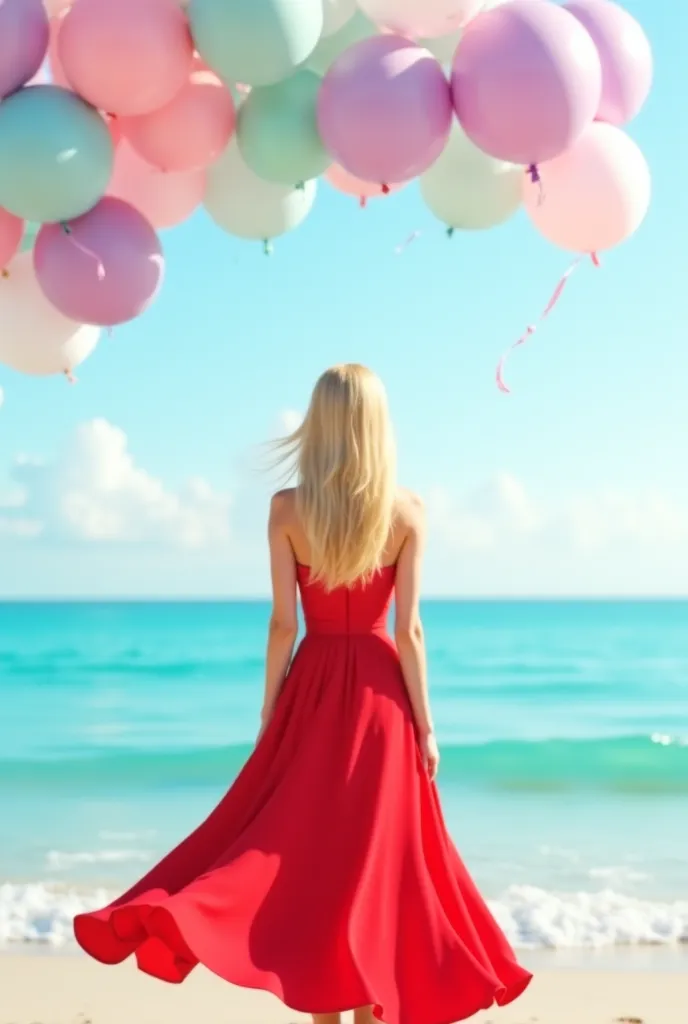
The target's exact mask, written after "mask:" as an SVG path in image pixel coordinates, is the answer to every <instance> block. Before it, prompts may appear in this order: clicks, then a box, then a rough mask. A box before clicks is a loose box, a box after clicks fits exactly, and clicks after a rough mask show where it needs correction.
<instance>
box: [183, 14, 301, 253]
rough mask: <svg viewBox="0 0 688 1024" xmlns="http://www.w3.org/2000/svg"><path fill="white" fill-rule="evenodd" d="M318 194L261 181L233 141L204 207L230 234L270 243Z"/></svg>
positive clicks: (211, 177)
mask: <svg viewBox="0 0 688 1024" xmlns="http://www.w3.org/2000/svg"><path fill="white" fill-rule="evenodd" d="M192 2H193V0H192ZM315 194H316V183H315V181H313V180H311V181H307V182H306V183H305V184H304V185H303V187H302V188H293V187H290V186H288V185H275V184H274V183H273V182H269V181H264V180H263V179H262V178H259V177H258V176H257V175H256V174H254V173H253V171H251V170H250V169H249V168H248V167H247V166H246V164H245V162H244V160H243V157H242V156H241V154H240V152H239V147H238V146H237V143H236V140H232V142H230V144H229V146H228V147H227V149H226V150H225V152H224V153H223V155H222V156H221V157H220V159H219V160H218V161H217V163H215V164H213V165H212V167H211V168H209V170H208V185H207V188H206V193H205V207H206V210H207V211H208V213H209V214H210V216H211V217H212V219H213V220H214V221H215V223H216V224H217V225H218V226H219V227H221V228H223V230H224V231H227V232H229V234H230V235H237V236H238V237H239V238H249V239H256V240H261V241H267V240H268V239H271V238H276V237H277V236H278V235H282V234H284V233H285V231H291V230H292V229H293V228H296V227H298V226H299V224H301V222H302V221H303V220H304V219H305V218H306V217H307V216H308V214H309V213H310V211H311V209H312V207H313V203H314V202H315Z"/></svg>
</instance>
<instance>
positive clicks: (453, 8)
mask: <svg viewBox="0 0 688 1024" xmlns="http://www.w3.org/2000/svg"><path fill="white" fill-rule="evenodd" d="M358 3H359V7H360V8H361V10H362V11H363V13H364V14H366V15H367V16H368V17H369V18H370V20H371V21H373V22H375V24H376V25H379V26H380V28H383V29H386V30H387V31H388V32H394V33H396V34H397V35H400V36H408V37H410V38H413V39H417V38H418V37H426V38H432V37H433V36H442V35H449V34H450V33H452V32H455V31H456V30H457V29H459V28H462V26H463V25H465V24H466V23H467V22H469V21H470V20H471V18H474V17H475V16H476V14H477V13H478V12H479V11H480V9H481V7H482V0H358Z"/></svg>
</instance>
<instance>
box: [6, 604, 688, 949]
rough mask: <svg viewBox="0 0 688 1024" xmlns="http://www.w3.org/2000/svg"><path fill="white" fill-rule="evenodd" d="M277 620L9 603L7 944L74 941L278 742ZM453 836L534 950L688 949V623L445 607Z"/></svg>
mask: <svg viewBox="0 0 688 1024" xmlns="http://www.w3.org/2000/svg"><path fill="white" fill-rule="evenodd" d="M268 613H269V607H268V605H267V604H265V603H260V602H254V603H238V602H226V603H188V604H185V603H168V604H164V603H158V604H145V603H131V604H127V603H110V604H95V603H90V604H89V603H83V604H81V603H71V604H31V603H26V604H1V603H0V837H1V840H0V942H3V941H4V942H5V943H10V944H12V943H15V942H30V943H48V944H52V945H63V944H68V943H69V941H70V921H71V917H72V916H73V914H74V913H75V912H76V911H77V910H79V909H81V908H83V907H91V906H94V905H96V904H97V903H99V902H101V901H102V900H104V899H105V898H107V896H108V894H109V893H111V892H114V891H117V890H118V889H120V888H121V887H123V886H125V885H127V884H128V883H129V882H131V881H133V880H134V879H135V878H136V877H137V876H138V875H140V874H142V873H143V872H144V871H145V870H146V868H147V866H148V865H150V864H151V863H152V862H153V861H154V859H156V858H158V857H159V856H160V855H161V854H163V853H164V852H166V850H167V849H168V848H169V847H170V846H171V845H173V844H174V843H175V842H176V841H177V840H179V839H180V838H182V837H183V836H184V835H185V834H186V833H187V832H188V831H189V830H190V829H191V828H193V827H194V826H195V825H196V824H197V823H198V822H199V821H200V819H201V818H202V817H203V816H204V815H205V814H206V813H207V812H208V811H209V810H210V809H211V808H212V807H213V806H214V804H215V803H216V802H217V800H218V799H219V798H220V796H221V795H222V793H223V792H224V790H225V789H226V788H227V786H228V785H229V783H230V782H231V780H232V778H233V777H234V775H235V774H236V772H237V770H238V768H239V766H240V765H241V763H242V762H243V760H244V759H245V758H246V757H247V755H248V753H249V752H250V749H251V744H252V741H253V739H254V737H255V733H256V727H257V721H258V711H259V707H260V703H261V697H262V682H263V679H262V676H263V650H264V642H265V632H266V625H267V618H268ZM424 620H425V627H426V635H427V643H428V651H429V661H430V679H431V689H432V698H433V704H434V708H435V716H436V720H437V725H438V732H439V735H440V740H441V748H442V755H443V759H442V765H441V791H442V797H443V801H444V806H445V812H446V817H447V821H448V825H449V827H450V830H451V832H452V834H453V836H454V838H455V840H456V842H457V844H458V846H459V849H460V850H461V852H462V854H463V856H464V858H465V860H466V862H467V863H468V866H469V868H470V869H471V871H472V873H473V874H474V876H475V878H476V880H477V881H478V883H479V884H480V886H481V887H482V889H483V890H484V892H485V893H486V895H487V896H488V898H489V900H490V902H491V906H492V907H493V910H494V913H495V914H496V916H497V917H498V919H499V920H500V922H501V923H502V924H503V926H504V928H505V929H506V931H507V933H508V934H509V936H510V938H511V940H512V942H513V943H514V944H515V945H516V946H519V947H521V948H524V947H525V948H541V947H555V948H568V949H575V948H579V947H596V948H598V947H614V946H621V945H630V944H637V945H641V944H650V943H652V944H663V945H667V946H674V947H678V945H679V944H680V943H685V942H688V602H680V601H674V602H669V601H667V602H662V601H654V602H641V601H638V602H564V601H561V602H535V601H533V602H529V601H523V602H489V601H485V602H452V601H445V602H439V601H438V602H427V603H426V604H425V606H424Z"/></svg>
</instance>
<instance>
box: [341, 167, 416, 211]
mask: <svg viewBox="0 0 688 1024" xmlns="http://www.w3.org/2000/svg"><path fill="white" fill-rule="evenodd" d="M325 178H326V180H327V181H328V182H329V184H330V185H331V186H332V188H336V189H337V191H338V192H343V193H344V195H347V196H356V198H357V199H358V200H359V202H360V204H361V206H365V205H366V202H367V201H368V200H369V199H376V198H378V197H381V196H385V195H387V194H388V193H389V192H398V191H399V189H400V188H403V187H404V185H403V183H399V184H397V185H388V186H387V187H386V188H385V187H384V186H383V185H375V184H372V183H371V182H370V181H361V179H360V178H357V177H356V176H355V175H354V174H349V172H348V171H345V170H344V168H343V167H340V166H339V164H332V166H331V167H330V168H329V169H328V170H327V171H325Z"/></svg>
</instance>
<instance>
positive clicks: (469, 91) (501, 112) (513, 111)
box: [452, 0, 602, 166]
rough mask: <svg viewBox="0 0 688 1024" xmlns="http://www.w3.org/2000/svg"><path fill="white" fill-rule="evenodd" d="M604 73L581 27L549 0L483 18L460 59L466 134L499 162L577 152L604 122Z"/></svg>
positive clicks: (526, 1) (457, 90)
mask: <svg viewBox="0 0 688 1024" xmlns="http://www.w3.org/2000/svg"><path fill="white" fill-rule="evenodd" d="M601 90H602V68H601V66H600V58H599V55H598V53H597V48H596V47H595V44H594V43H593V41H592V39H591V37H590V35H589V34H588V32H587V31H586V30H585V29H584V28H583V26H582V25H581V23H580V22H579V21H577V19H576V18H574V17H573V15H572V14H569V12H568V11H565V10H564V9H563V8H562V7H557V6H556V5H555V4H553V3H549V2H545V0H513V2H512V3H507V4H504V5H503V6H501V7H495V8H494V9H492V10H488V11H484V12H483V13H482V14H479V15H478V17H477V18H475V19H474V20H473V21H472V22H470V24H469V25H468V26H467V28H466V30H465V32H464V36H463V39H462V40H461V43H460V44H459V47H458V49H457V51H456V55H455V57H454V65H453V71H452V92H453V96H454V108H455V110H456V113H457V116H458V118H459V121H460V122H461V126H462V128H463V129H464V131H465V132H466V134H467V135H468V137H469V138H470V139H471V141H472V142H474V143H475V144H476V145H477V146H478V148H479V149H482V150H483V151H484V152H485V153H488V154H489V155H490V156H493V157H496V158H497V159H498V160H507V161H508V162H510V163H514V164H525V165H526V166H529V165H531V164H532V165H534V164H539V163H540V162H541V161H543V160H551V159H552V158H553V157H555V156H558V155H559V154H560V153H563V152H564V150H566V149H569V148H570V147H571V146H572V145H573V143H574V142H575V141H576V139H577V138H578V137H579V136H580V135H581V133H582V132H583V131H584V130H585V128H586V127H587V126H588V125H589V124H590V122H591V121H592V120H593V119H594V117H595V115H596V114H597V110H598V107H599V104H600V95H601Z"/></svg>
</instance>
